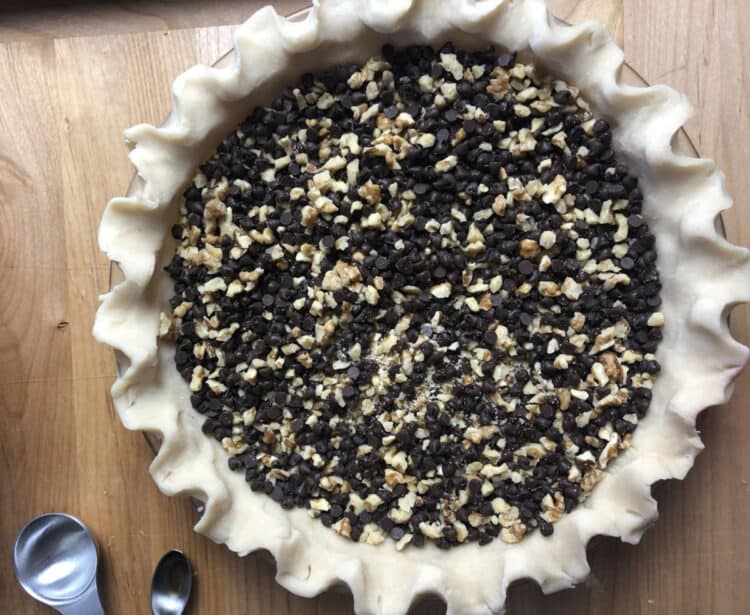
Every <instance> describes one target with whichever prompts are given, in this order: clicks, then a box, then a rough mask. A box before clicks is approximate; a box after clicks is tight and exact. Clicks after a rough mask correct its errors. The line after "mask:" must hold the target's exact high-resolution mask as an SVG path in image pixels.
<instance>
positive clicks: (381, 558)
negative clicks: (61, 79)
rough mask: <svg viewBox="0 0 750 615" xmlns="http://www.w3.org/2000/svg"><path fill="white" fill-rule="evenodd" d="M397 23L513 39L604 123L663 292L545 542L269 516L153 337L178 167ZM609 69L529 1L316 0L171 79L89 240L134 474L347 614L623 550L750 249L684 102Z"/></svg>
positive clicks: (708, 366) (457, 595) (550, 579)
mask: <svg viewBox="0 0 750 615" xmlns="http://www.w3.org/2000/svg"><path fill="white" fill-rule="evenodd" d="M396 32H398V35H399V36H398V42H399V43H400V44H407V43H411V42H438V41H444V40H447V39H449V38H450V39H453V40H455V41H456V42H457V43H461V41H462V39H463V40H464V41H470V40H481V41H482V42H484V43H487V42H494V43H496V44H498V45H499V46H502V47H506V48H511V49H519V48H526V47H527V48H529V50H530V51H531V52H532V53H533V54H534V56H536V58H537V59H538V60H539V61H540V63H542V64H543V65H544V66H545V67H546V68H548V69H549V70H551V71H553V72H556V73H558V74H560V75H561V76H562V77H564V78H566V79H567V80H568V81H569V82H571V83H573V84H575V85H576V86H578V87H580V88H581V90H582V92H583V93H584V95H585V96H586V98H587V99H588V100H589V101H590V102H591V103H592V106H593V107H594V108H595V109H596V110H597V113H598V114H599V115H601V116H604V117H605V118H607V119H609V120H610V121H612V123H613V129H614V130H613V132H614V138H615V147H616V149H617V151H618V154H619V155H620V156H621V157H622V158H623V159H624V160H625V161H626V162H627V163H628V164H629V165H630V167H631V169H632V170H633V171H634V172H635V173H636V174H637V175H638V176H639V178H640V180H641V186H642V190H643V193H644V197H645V198H644V206H643V210H644V215H645V216H646V217H647V219H648V221H649V225H650V227H651V229H652V231H653V233H654V234H655V235H656V237H657V249H658V253H659V270H660V273H661V276H662V281H663V283H664V289H663V292H662V297H663V300H664V304H663V307H662V311H663V312H664V313H665V316H666V318H667V326H666V327H665V330H664V340H663V342H662V344H661V346H660V348H659V352H658V358H659V361H660V363H661V364H662V374H661V376H660V377H659V378H658V379H657V382H656V385H655V387H654V398H653V401H652V404H651V408H650V410H649V414H648V415H647V417H646V419H644V420H643V421H642V423H641V425H640V426H639V428H638V429H637V430H636V432H635V436H634V441H633V447H632V448H631V449H630V450H628V451H627V452H626V453H623V454H622V455H621V456H620V458H618V459H617V460H616V461H615V462H614V463H613V464H612V465H611V466H610V468H609V469H608V472H607V476H606V478H605V479H603V480H602V482H601V483H600V484H599V485H598V486H597V487H596V489H595V490H594V492H593V493H592V495H591V496H590V497H589V499H588V500H586V502H584V503H583V504H581V505H580V506H579V507H578V508H577V509H576V510H575V511H573V512H572V513H570V514H567V515H565V516H564V517H563V519H561V520H560V521H559V522H558V523H556V525H555V533H554V534H553V536H551V537H550V538H544V537H542V536H541V534H540V533H539V532H535V533H534V534H532V535H530V536H528V537H526V538H525V539H524V540H523V541H522V542H521V543H519V544H515V545H507V544H504V543H502V542H501V541H495V542H493V543H491V544H490V545H487V546H484V547H479V546H478V545H474V544H472V545H464V546H461V547H460V548H456V549H452V550H450V551H440V550H438V549H437V548H435V547H434V546H432V545H427V546H426V547H424V548H422V549H410V550H407V551H405V552H401V553H398V552H396V551H395V549H394V548H393V544H392V543H391V542H390V541H387V542H386V543H384V544H383V545H380V546H379V547H371V546H369V545H364V544H358V543H352V542H350V541H347V540H346V539H343V538H341V537H339V536H338V535H336V534H335V533H334V532H332V531H330V530H328V529H327V528H324V527H323V526H322V525H321V524H320V523H319V522H318V521H315V520H312V519H310V517H309V516H308V515H307V513H306V512H305V511H302V510H294V511H283V510H282V509H281V508H280V507H279V506H278V505H277V504H276V503H275V502H273V501H271V500H270V498H267V497H265V496H262V495H257V494H254V493H252V492H251V490H250V489H248V488H247V485H246V483H245V481H244V479H243V477H242V476H240V475H238V474H237V473H234V472H231V471H230V470H229V469H228V467H227V464H226V458H225V456H224V452H223V450H222V449H221V447H220V446H219V445H218V443H216V442H214V441H212V440H210V439H208V438H206V437H205V436H204V435H203V434H202V432H201V431H200V418H199V417H198V415H197V413H196V412H194V411H193V410H192V408H191V406H190V401H189V394H188V391H187V386H186V385H185V384H184V383H183V382H182V380H181V379H180V377H179V375H178V374H177V372H176V370H175V369H174V365H173V358H172V357H171V356H170V350H169V348H165V347H164V346H162V347H159V346H158V345H157V331H158V322H159V312H160V311H161V310H162V308H163V303H164V301H165V299H166V297H167V296H168V294H167V293H168V289H169V286H170V285H171V281H170V280H168V279H167V277H168V276H166V274H164V273H163V272H162V271H161V266H160V262H161V261H163V259H164V257H165V255H166V254H168V253H169V252H170V246H171V245H172V244H171V243H170V239H169V233H168V231H169V227H170V226H171V223H172V220H173V218H174V217H175V216H174V214H175V210H174V206H175V203H176V200H177V199H179V195H180V194H181V190H180V189H181V188H182V186H184V184H185V183H187V181H188V180H189V179H190V177H191V176H192V171H193V169H194V168H195V167H196V166H197V165H198V164H199V163H200V162H201V161H202V160H203V159H204V158H205V157H206V155H207V154H208V153H209V152H210V151H211V149H212V146H215V145H216V143H217V142H218V140H219V139H220V138H221V137H222V136H223V134H224V133H226V132H228V131H229V130H230V129H232V128H233V127H234V126H236V125H237V124H238V123H239V121H240V119H241V118H242V117H243V116H244V114H245V112H246V111H247V110H249V108H251V106H252V105H253V104H256V101H263V100H267V97H265V96H263V95H262V93H261V92H259V86H264V87H266V88H267V89H269V90H272V89H273V83H272V82H273V81H274V80H278V81H279V82H285V81H288V80H290V79H294V78H296V76H297V75H298V74H299V73H301V72H303V69H302V68H301V67H302V66H303V65H304V66H308V65H309V66H317V67H322V66H323V65H328V64H336V63H340V62H342V61H345V60H347V59H354V58H357V59H363V58H364V57H366V56H367V55H368V53H371V52H372V51H373V50H374V49H376V48H377V47H379V45H380V44H381V43H382V42H385V41H386V40H388V39H389V38H391V37H392V36H393V34H394V33H396ZM352 41H356V44H354V45H352V44H351V43H352ZM467 46H468V45H467ZM474 46H476V44H475V45H474ZM313 49H314V50H315V53H314V54H309V55H308V56H305V55H303V54H305V53H306V52H309V51H311V50H313ZM312 55H314V56H315V59H314V60H313V59H311V58H310V57H309V56H312ZM622 63H623V54H622V51H621V50H620V49H619V48H618V47H617V46H616V45H615V43H614V42H613V41H612V40H611V38H610V37H609V36H608V35H607V34H606V32H605V31H604V29H603V28H602V27H601V26H600V25H598V24H595V23H585V24H582V25H579V26H561V25H558V24H557V23H556V22H555V21H554V20H553V19H552V18H551V17H550V16H549V14H548V13H547V11H546V6H545V4H544V1H543V0H479V1H478V0H450V1H449V2H442V3H440V4H437V3H431V2H429V0H387V1H383V0H381V1H378V0H321V1H320V2H319V3H316V4H315V6H314V8H313V10H312V11H311V13H310V15H308V17H307V18H306V19H305V20H304V21H302V22H290V21H289V20H287V19H285V18H283V17H281V16H279V15H277V14H276V13H275V12H274V10H273V9H271V8H269V7H266V8H264V9H261V10H259V11H258V12H257V13H255V14H254V15H253V16H252V17H251V18H250V19H249V20H248V21H247V22H245V23H244V24H243V25H242V26H240V28H239V29H238V31H237V33H236V37H235V58H234V62H233V64H232V65H231V66H229V67H227V68H222V69H217V68H209V67H205V66H196V67H193V68H192V69H190V70H188V71H187V72H185V73H184V74H182V75H180V76H179V77H178V78H177V79H176V80H175V83H174V87H173V91H174V105H173V109H172V113H171V115H170V116H169V118H168V119H167V121H166V122H165V123H164V124H163V125H162V126H161V127H159V128H155V127H153V126H149V125H145V124H141V125H138V126H134V127H133V128H130V129H129V130H127V131H126V133H125V136H126V139H127V140H128V142H129V144H130V148H131V152H130V160H131V162H132V163H133V164H134V166H135V167H136V170H137V174H138V177H139V178H140V179H139V180H138V181H137V184H136V186H135V189H134V193H133V194H132V195H131V196H129V197H127V198H115V199H113V200H112V201H110V203H109V204H108V206H107V209H106V211H105V213H104V216H103V219H102V224H101V227H100V233H99V242H100V246H101V249H102V250H103V251H104V252H106V253H107V255H108V257H109V258H110V259H111V260H113V261H116V262H118V263H119V265H120V268H121V269H122V272H123V276H124V281H123V282H121V283H120V284H118V285H117V286H116V287H115V288H113V289H112V290H111V291H110V292H109V293H108V294H107V295H104V296H103V297H102V305H101V307H100V308H99V311H98V313H97V318H96V323H95V325H94V335H95V336H96V337H97V339H99V340H100V341H102V342H105V343H107V344H109V345H110V346H112V347H113V348H115V349H116V350H118V351H120V352H122V353H123V354H124V355H125V356H126V357H127V363H128V364H129V365H128V367H127V369H126V370H124V372H123V373H122V374H121V375H120V377H119V378H118V379H117V381H116V383H115V385H114V387H113V389H112V396H113V399H114V403H115V407H116V409H117V411H118V413H119V415H120V418H121V420H122V422H123V423H124V424H125V426H126V427H127V428H129V429H134V430H144V431H150V432H156V433H158V434H159V435H160V437H161V438H162V440H163V444H162V447H161V449H160V451H159V454H158V455H157V457H156V459H155V460H154V462H153V464H152V466H151V473H152V475H153V477H154V480H155V481H156V483H157V485H158V486H159V488H160V489H161V490H162V491H163V492H164V493H166V494H168V495H176V494H188V495H193V496H195V497H198V498H199V499H201V500H203V501H204V502H205V512H204V514H203V516H202V518H201V519H200V521H199V522H198V523H197V525H196V528H195V529H196V530H197V531H198V532H200V533H203V534H205V535H207V536H208V537H210V538H211V539H213V540H215V541H217V542H221V543H225V544H226V545H227V546H228V547H229V548H230V549H232V550H234V551H236V552H238V553H239V554H241V555H244V554H247V553H249V552H251V551H255V550H258V549H267V550H268V551H269V552H270V553H271V554H272V555H273V556H274V558H275V559H276V562H277V570H278V572H277V580H278V581H279V582H280V583H281V584H282V585H283V586H285V587H286V588H287V589H289V590H290V591H293V592H294V593H297V594H300V595H304V596H312V595H315V594H317V593H319V592H320V591H323V590H325V589H326V588H327V587H329V586H331V585H333V584H335V583H337V582H344V583H346V584H347V585H348V586H349V587H350V588H351V590H352V593H353V595H354V605H355V610H356V611H357V612H358V613H382V614H395V613H402V612H405V611H406V610H407V609H408V607H409V605H410V603H411V602H412V601H413V599H414V597H415V596H417V595H420V594H424V593H435V594H439V595H441V596H442V597H443V599H444V600H445V601H446V603H447V605H448V613H449V614H456V613H461V614H464V613H466V614H473V613H477V614H479V613H491V612H498V611H502V609H503V605H504V602H505V596H506V590H507V587H508V585H509V584H510V583H511V582H512V581H514V580H516V579H519V578H531V579H533V580H535V581H536V582H538V583H539V584H540V586H541V587H542V589H543V590H544V591H545V592H551V591H556V590H559V589H563V588H566V587H570V586H571V585H573V584H574V583H576V582H578V581H580V580H581V579H582V578H584V577H585V576H586V575H587V574H588V571H589V568H588V563H587V561H586V544H587V543H588V541H589V540H590V539H591V538H592V537H593V536H595V535H600V534H602V535H609V536H618V537H620V538H621V539H622V540H624V541H628V542H633V543H634V542H637V541H638V540H639V539H640V537H641V535H642V534H643V532H644V531H645V529H646V528H647V527H648V526H649V525H650V524H651V523H652V522H653V521H654V520H655V519H656V516H657V511H656V502H655V501H654V499H653V498H652V497H651V494H650V486H651V484H652V483H654V482H656V481H658V480H663V479H667V478H683V477H684V475H685V474H686V473H687V471H688V470H689V469H690V467H691V466H692V464H693V460H694V458H695V455H696V454H697V453H698V452H699V451H700V450H701V448H702V443H701V441H700V438H699V436H698V434H697V432H696V430H695V419H696V417H697V415H698V413H699V412H700V411H701V410H703V409H704V408H706V407H708V406H711V405H715V404H719V403H724V402H726V401H727V400H728V398H729V396H730V394H731V388H732V381H733V379H734V377H735V376H736V374H737V373H738V372H739V370H740V369H741V368H742V366H743V365H744V363H745V361H746V360H747V357H748V349H747V348H746V347H744V346H743V345H741V344H739V343H738V342H736V341H735V340H734V339H733V338H732V337H731V334H730V333H729V329H728V327H727V324H726V315H727V314H728V311H729V310H730V309H731V307H732V306H733V305H736V304H738V303H741V302H746V301H750V286H748V284H747V282H748V281H749V280H750V276H749V275H748V274H749V273H750V264H749V263H750V253H749V252H748V251H747V250H746V249H744V248H739V247H736V246H733V245H732V244H730V243H729V242H727V241H726V240H725V239H724V238H723V237H721V236H720V234H719V233H718V232H717V230H716V228H715V219H716V216H717V215H718V214H719V213H720V212H721V211H722V210H724V209H727V208H728V207H730V206H731V198H730V197H729V196H728V194H727V193H726V189H725V186H724V178H723V176H722V175H721V173H720V172H718V171H717V170H716V169H715V167H714V165H713V163H712V162H710V161H706V160H696V159H691V158H686V157H682V156H679V155H676V154H675V153H674V152H673V151H672V149H671V146H670V143H671V140H672V137H673V135H674V133H675V132H676V131H677V130H678V129H679V128H680V127H681V126H682V125H683V123H684V122H685V121H686V120H687V119H688V118H689V117H690V115H691V113H692V108H691V106H690V104H689V103H688V102H687V100H686V99H685V98H684V97H683V96H681V95H680V94H678V93H676V92H675V91H673V90H671V89H670V88H667V87H665V86H654V87H649V88H636V87H632V86H625V85H621V84H619V83H618V81H617V72H618V69H619V67H620V65H621V64H622ZM269 84H270V85H269ZM260 89H262V88H260ZM170 214H171V215H170ZM161 264H163V263H161Z"/></svg>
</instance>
